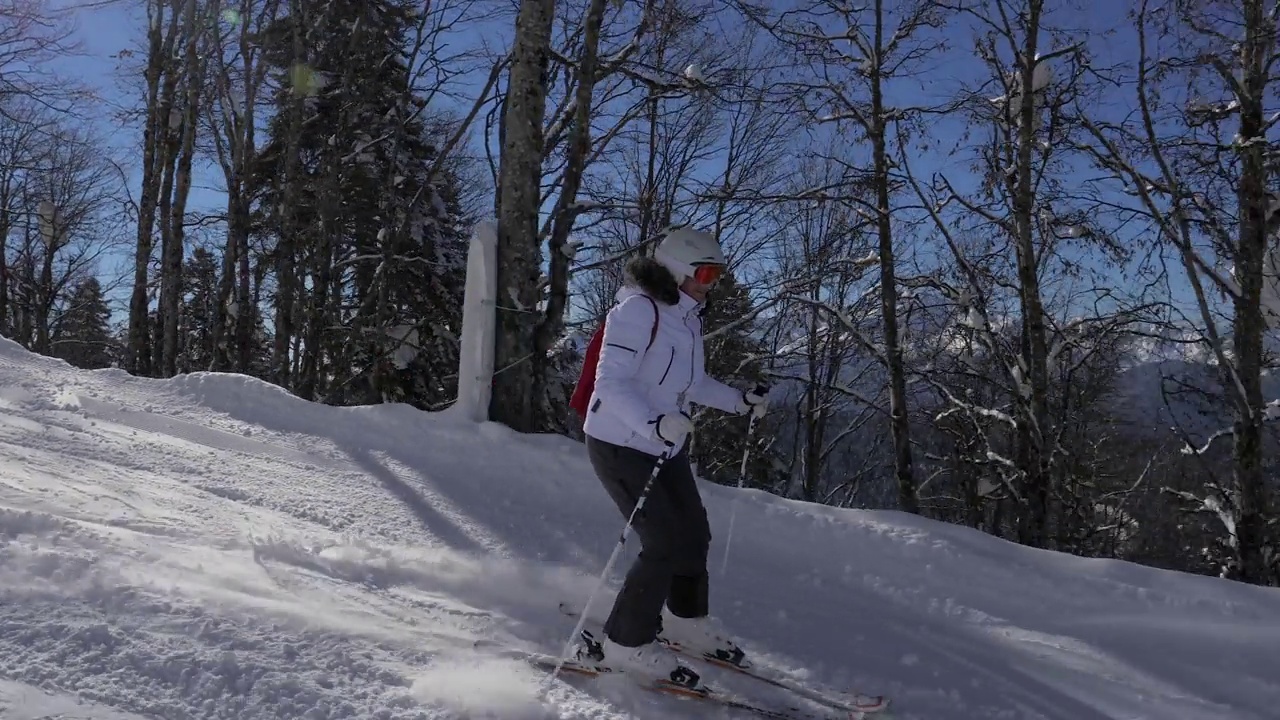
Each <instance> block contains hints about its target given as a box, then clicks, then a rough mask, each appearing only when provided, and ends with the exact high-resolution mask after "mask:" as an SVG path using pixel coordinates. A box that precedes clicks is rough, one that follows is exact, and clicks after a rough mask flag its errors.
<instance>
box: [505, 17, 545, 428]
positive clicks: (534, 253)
mask: <svg viewBox="0 0 1280 720" xmlns="http://www.w3.org/2000/svg"><path fill="white" fill-rule="evenodd" d="M554 16H555V2H554V0H521V3H520V11H519V16H518V17H517V19H516V37H515V45H514V47H513V48H512V53H511V69H510V71H509V73H508V82H507V96H506V108H505V112H504V117H503V125H504V129H505V137H504V138H503V142H502V161H501V169H500V171H499V179H498V202H497V206H498V207H497V210H498V212H497V215H498V307H497V308H496V309H495V310H496V312H497V313H498V316H497V323H496V326H497V333H496V339H495V347H494V350H495V353H494V359H495V367H496V368H497V369H496V371H495V375H494V393H493V399H492V400H491V401H490V404H489V416H490V418H491V419H492V420H494V421H496V422H500V423H504V424H506V425H508V426H510V427H511V428H513V429H515V430H517V431H520V432H534V431H535V430H536V429H537V421H538V417H537V416H538V408H539V406H540V404H541V403H540V402H539V398H536V397H534V394H533V393H534V389H535V387H536V383H535V382H534V370H535V363H532V362H530V360H531V359H532V357H533V354H534V352H535V344H534V333H535V330H536V327H537V317H538V305H539V301H540V299H541V298H540V292H539V288H538V276H539V273H540V269H541V265H542V252H541V246H540V243H539V241H538V225H539V223H538V211H539V204H540V201H541V193H540V188H541V180H542V150H543V129H542V124H543V116H544V114H545V112H546V102H547V88H546V71H547V64H548V62H549V59H550V43H551V27H552V20H553V19H554Z"/></svg>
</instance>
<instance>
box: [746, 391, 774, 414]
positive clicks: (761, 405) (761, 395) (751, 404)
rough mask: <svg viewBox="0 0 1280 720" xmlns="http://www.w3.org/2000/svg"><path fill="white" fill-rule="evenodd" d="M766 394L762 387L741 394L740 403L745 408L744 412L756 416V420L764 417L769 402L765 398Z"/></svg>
mask: <svg viewBox="0 0 1280 720" xmlns="http://www.w3.org/2000/svg"><path fill="white" fill-rule="evenodd" d="M766 392H768V390H766V389H765V388H764V387H763V386H760V387H757V388H756V389H755V390H746V391H744V392H743V393H742V403H743V405H745V406H746V409H745V410H744V412H749V413H751V414H753V415H755V416H756V419H757V420H759V419H760V418H762V417H764V414H765V412H766V411H767V410H768V409H769V400H768V399H767V398H766V397H765V393H766Z"/></svg>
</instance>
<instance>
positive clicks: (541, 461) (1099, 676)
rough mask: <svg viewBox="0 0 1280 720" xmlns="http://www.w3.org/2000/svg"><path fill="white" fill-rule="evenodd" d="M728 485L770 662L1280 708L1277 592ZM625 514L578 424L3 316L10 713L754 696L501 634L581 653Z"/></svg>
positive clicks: (807, 678) (523, 719) (1105, 715)
mask: <svg viewBox="0 0 1280 720" xmlns="http://www.w3.org/2000/svg"><path fill="white" fill-rule="evenodd" d="M703 492H704V497H705V498H706V502H707V506H708V515H709V518H710V521H711V526H712V532H713V535H714V539H713V547H712V574H713V577H712V605H713V608H714V611H715V612H716V614H717V615H718V616H719V617H720V619H721V620H722V621H723V622H724V624H725V625H726V626H727V627H729V628H730V629H731V630H732V631H733V632H734V633H736V634H737V635H738V636H739V637H740V638H741V640H742V642H743V644H744V645H745V646H746V647H747V648H748V649H749V651H750V652H751V653H752V655H753V656H754V657H755V658H756V661H757V663H758V664H759V665H761V666H763V667H765V668H770V669H773V670H774V671H776V672H779V673H783V674H787V675H789V676H790V677H792V678H793V679H795V680H797V681H800V682H803V683H806V684H809V685H812V686H814V687H821V688H839V689H848V690H857V691H861V692H872V693H879V692H883V693H887V694H889V695H890V696H891V697H892V700H893V710H892V714H893V717H895V718H899V719H909V718H919V719H921V720H924V719H926V718H927V719H929V720H936V719H937V718H947V719H948V720H965V719H968V718H978V719H996V718H999V719H1002V720H1015V719H1016V720H1023V719H1025V720H1103V719H1115V720H1120V719H1122V718H1123V719H1124V720H1135V719H1144V720H1145V719H1147V718H1150V719H1151V720H1157V719H1158V720H1253V719H1255V718H1257V719H1258V720H1261V719H1262V718H1268V717H1274V714H1273V708H1274V707H1276V706H1277V705H1280V674H1278V673H1277V672H1276V662H1275V657H1276V655H1275V648H1276V647H1277V646H1278V644H1280V626H1278V625H1277V623H1276V622H1275V618H1276V617H1278V616H1280V592H1277V591H1275V590H1269V589H1264V588H1257V587H1249V586H1244V585H1240V584H1237V583H1232V582H1227V581H1222V580H1217V579H1214V578H1205V577H1195V576H1188V575H1183V574H1178V573H1172V572H1165V571H1160V570H1155V569H1152V568H1145V567H1139V566H1136V565H1132V564H1128V563H1121V562H1105V561H1096V560H1086V559H1081V558H1074V557H1070V556H1066V555H1061V554H1056V553H1051V552H1044V551H1037V550H1032V549H1028V548H1023V547H1019V546H1016V545H1013V544H1010V543H1006V542H1002V541H999V540H996V539H993V538H991V537H989V536H986V535H984V534H982V533H979V532H976V531H973V530H969V529H966V528H962V527H956V526H950V525H943V524H939V523H935V522H930V521H928V520H924V519H921V518H918V517H914V516H909V515H904V514H900V513H892V512H869V511H853V510H836V509H833V508H826V507H821V506H815V505H811V504H806V503H802V502H796V501H787V500H782V499H779V498H776V497H772V496H769V495H767V494H764V493H761V492H738V491H736V490H735V489H732V488H725V487H719V486H711V485H703ZM735 502H736V512H737V520H736V524H735V533H734V538H733V542H734V549H733V552H732V555H731V561H730V563H729V566H728V570H727V572H725V573H723V574H722V573H721V571H720V557H721V555H722V554H723V552H724V544H723V542H724V535H725V533H726V530H727V527H728V523H729V513H730V509H731V507H732V506H733V504H734V503H735ZM621 526H622V519H621V518H619V517H618V514H617V512H616V510H615V509H614V508H613V507H612V505H611V504H610V502H609V500H608V498H607V497H606V496H605V494H604V492H603V491H602V490H601V489H600V487H599V485H598V483H597V482H596V480H595V479H594V477H593V476H592V475H591V473H590V468H589V464H588V463H587V462H586V459H585V457H584V454H583V452H582V450H581V446H580V445H579V444H578V443H576V442H573V441H571V440H568V439H566V438H560V437H553V436H523V435H518V434H516V433H512V432H510V431H509V430H507V429H506V428H504V427H502V426H499V425H495V424H491V423H481V424H474V423H468V422H464V421H462V420H461V419H459V418H456V417H453V416H451V415H447V414H441V415H433V414H428V413H422V412H419V411H416V410H414V409H412V408H408V407H404V406H379V407H362V408H332V407H325V406H321V405H317V404H313V403H307V402H304V401H301V400H299V399H297V398H295V397H292V396H290V395H288V394H287V393H285V392H283V391H281V390H280V389H278V388H275V387H273V386H270V385H268V384H266V383H263V382H260V381H258V380H254V379H252V378H247V377H243V376H237V375H220V374H212V373H197V374H193V375H187V376H183V377H179V378H175V379H172V380H150V379H141V378H133V377H130V376H128V375H126V374H124V373H122V372H119V371H114V370H105V371H93V372H84V371H78V370H75V369H73V368H70V367H69V366H67V365H66V364H65V363H62V362H61V361H58V360H52V359H49V358H43V357H39V356H36V355H33V354H30V353H28V352H26V351H24V350H22V349H21V348H20V347H19V346H17V345H16V344H14V343H12V342H9V341H7V340H0V717H3V718H5V720H9V719H10V718H16V719H18V720H27V719H28V718H30V719H31V720H34V719H35V718H79V719H83V720H139V718H146V719H149V720H150V719H155V718H164V719H165V720H197V719H199V720H205V719H209V720H213V719H219V720H221V719H224V718H225V719H228V720H229V719H231V718H235V719H236V720H256V719H263V720H266V719H271V720H278V719H280V718H301V719H303V720H338V719H340V718H360V719H362V720H363V719H367V718H372V719H374V720H445V719H449V720H452V719H454V718H504V719H518V720H530V719H534V718H536V719H538V720H542V719H543V718H546V719H548V720H549V719H550V718H582V719H584V720H585V719H587V718H590V719H592V720H612V719H614V718H624V717H626V718H679V717H727V716H726V715H724V714H722V713H720V712H719V711H717V710H715V709H711V708H708V707H705V706H702V705H699V704H697V703H693V702H690V701H683V700H679V699H674V698H669V697H666V696H661V695H658V694H655V693H648V692H644V691H640V690H638V689H636V688H634V687H633V686H631V685H629V684H627V683H626V681H624V680H619V679H609V680H598V681H584V680H580V679H569V680H567V681H566V682H561V683H557V684H555V685H553V686H552V687H551V688H550V690H549V692H548V694H547V695H546V696H545V697H542V696H540V695H539V692H538V691H539V689H540V686H541V684H542V682H543V680H544V679H545V672H544V671H541V670H535V669H533V668H532V667H530V666H527V665H525V664H523V663H520V662H518V661H513V660H511V659H510V658H508V657H502V656H500V653H499V651H500V650H503V649H509V648H528V649H536V650H540V651H543V652H552V653H555V652H558V651H559V650H560V649H561V648H562V647H563V645H564V642H565V640H566V639H567V638H568V635H569V633H570V631H571V629H572V627H573V624H574V622H573V619H572V618H567V617H565V616H564V615H562V614H561V613H560V612H559V610H558V606H559V604H560V603H561V602H563V601H570V602H581V601H584V600H585V599H586V598H587V596H588V595H589V594H590V593H591V590H592V588H593V587H594V586H595V582H596V578H597V577H598V575H599V572H600V569H601V568H602V567H603V566H604V563H605V560H606V559H607V558H608V555H609V553H610V552H611V551H612V549H613V546H614V544H615V543H616V541H617V538H618V532H619V530H620V529H621ZM631 544H632V545H633V544H634V543H631ZM635 550H636V549H635V548H634V547H631V548H629V549H628V552H627V553H625V556H624V557H623V558H622V561H621V565H620V566H619V571H617V572H615V577H614V578H612V579H611V581H612V582H613V583H616V582H617V579H618V576H619V575H620V570H621V568H622V567H624V566H625V565H626V564H627V563H628V562H629V561H630V557H631V556H632V555H633V554H634V552H635ZM607 603H608V598H607V597H604V598H603V599H602V601H601V602H600V603H598V604H597V606H596V607H595V608H592V610H593V612H601V611H607ZM707 675H708V676H709V678H710V679H711V680H712V681H714V682H716V683H719V684H721V685H724V686H727V687H729V688H730V689H732V690H734V691H736V692H739V693H741V694H744V695H749V696H751V697H753V698H755V699H757V700H761V701H766V702H768V701H781V700H784V699H785V700H788V701H789V702H795V699H794V698H789V697H787V696H786V695H783V694H781V693H780V691H777V690H774V689H771V688H766V687H764V686H762V685H759V684H753V683H752V682H750V681H749V680H747V679H744V678H740V677H736V676H731V675H727V674H724V673H717V672H716V671H714V670H708V672H707ZM802 704H803V703H802Z"/></svg>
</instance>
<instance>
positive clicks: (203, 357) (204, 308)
mask: <svg viewBox="0 0 1280 720" xmlns="http://www.w3.org/2000/svg"><path fill="white" fill-rule="evenodd" d="M182 280H183V285H184V288H183V291H184V292H183V298H182V309H181V311H180V313H179V319H178V323H179V324H178V334H179V339H178V340H179V346H178V353H179V354H178V372H180V373H189V372H196V371H200V370H208V369H209V368H210V367H211V364H212V362H213V320H214V315H215V314H216V312H217V307H218V261H217V258H215V257H214V255H213V253H211V252H209V250H207V249H206V248H202V247H198V248H196V249H195V250H194V251H193V252H192V254H191V258H190V259H188V260H187V262H186V267H185V268H183V271H182Z"/></svg>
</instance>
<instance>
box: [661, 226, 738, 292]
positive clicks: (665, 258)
mask: <svg viewBox="0 0 1280 720" xmlns="http://www.w3.org/2000/svg"><path fill="white" fill-rule="evenodd" d="M653 259H654V260H657V261H658V262H660V263H662V265H663V267H665V268H667V269H668V270H670V271H671V274H672V275H675V276H676V282H682V281H683V280H684V279H685V278H687V277H693V274H694V270H695V269H696V268H697V267H698V266H699V265H716V266H720V267H723V266H724V265H725V259H724V252H723V251H721V250H720V243H718V242H716V238H715V236H714V235H712V234H711V233H709V232H705V231H703V230H694V229H693V228H688V227H682V228H676V229H675V230H672V231H671V232H670V233H667V236H666V237H665V238H663V239H662V242H660V243H658V247H657V249H656V250H654V252H653Z"/></svg>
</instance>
